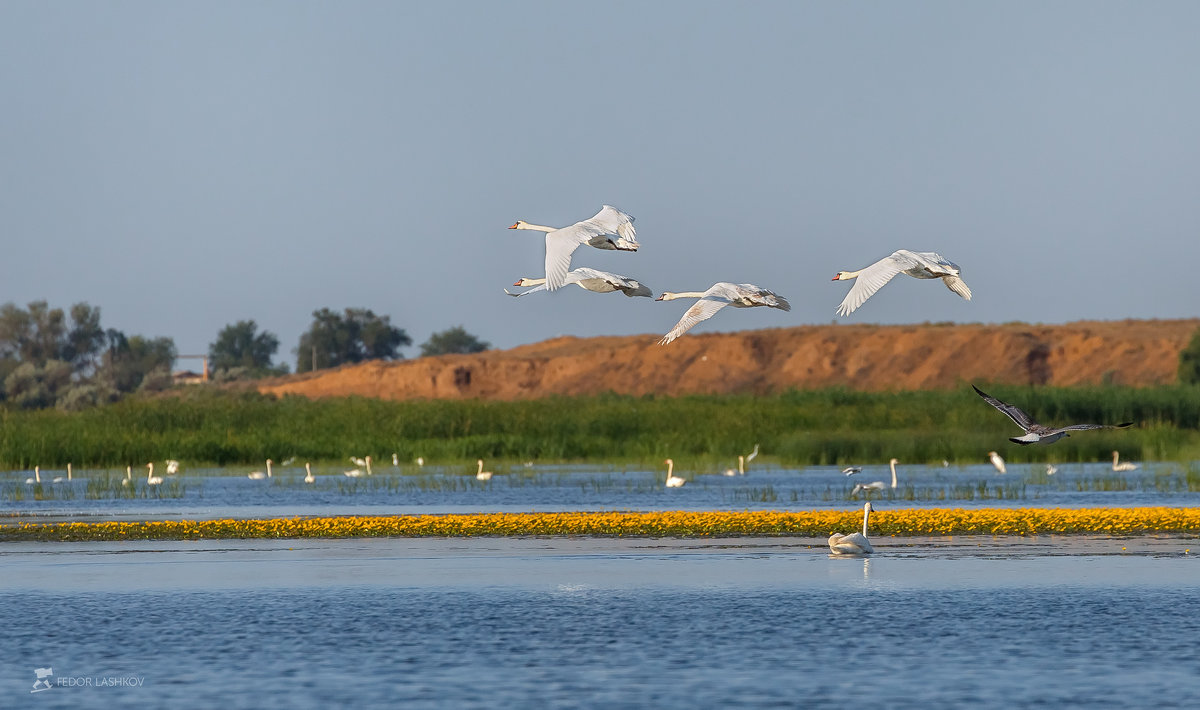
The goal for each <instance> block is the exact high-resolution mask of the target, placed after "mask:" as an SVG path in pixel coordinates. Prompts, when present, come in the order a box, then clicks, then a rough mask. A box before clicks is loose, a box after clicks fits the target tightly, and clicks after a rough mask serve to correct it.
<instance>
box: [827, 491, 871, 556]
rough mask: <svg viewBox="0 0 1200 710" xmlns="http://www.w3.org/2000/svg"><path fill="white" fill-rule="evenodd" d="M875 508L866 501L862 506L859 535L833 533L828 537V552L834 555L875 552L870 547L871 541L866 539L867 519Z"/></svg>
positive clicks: (854, 533)
mask: <svg viewBox="0 0 1200 710" xmlns="http://www.w3.org/2000/svg"><path fill="white" fill-rule="evenodd" d="M874 511H875V508H874V507H873V506H872V505H871V501H867V503H866V505H864V506H863V528H862V532H861V533H856V532H853V533H850V534H849V535H843V534H841V533H834V534H832V535H830V536H829V550H830V552H832V553H833V554H835V555H869V554H871V553H872V552H874V551H875V548H874V547H871V541H870V540H868V539H867V519H868V518H869V517H870V515H871V513H872V512H874Z"/></svg>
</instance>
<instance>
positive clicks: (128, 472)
mask: <svg viewBox="0 0 1200 710" xmlns="http://www.w3.org/2000/svg"><path fill="white" fill-rule="evenodd" d="M121 485H122V486H130V485H133V466H126V467H125V479H124V480H122V481H121Z"/></svg>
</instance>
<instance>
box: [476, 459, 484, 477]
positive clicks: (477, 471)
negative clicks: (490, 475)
mask: <svg viewBox="0 0 1200 710" xmlns="http://www.w3.org/2000/svg"><path fill="white" fill-rule="evenodd" d="M476 463H478V464H479V468H478V469H476V470H475V475H479V474H481V473H483V459H479V460H478V461H476Z"/></svg>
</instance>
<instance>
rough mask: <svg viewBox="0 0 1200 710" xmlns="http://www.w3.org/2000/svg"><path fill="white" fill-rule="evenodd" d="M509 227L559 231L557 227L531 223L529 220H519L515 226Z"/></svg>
mask: <svg viewBox="0 0 1200 710" xmlns="http://www.w3.org/2000/svg"><path fill="white" fill-rule="evenodd" d="M509 229H531V230H533V231H535V232H557V231H558V228H557V227H545V226H543V225H540V224H530V223H528V222H517V223H516V224H514V225H513V226H511V227H509Z"/></svg>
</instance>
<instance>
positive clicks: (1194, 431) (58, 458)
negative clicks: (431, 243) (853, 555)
mask: <svg viewBox="0 0 1200 710" xmlns="http://www.w3.org/2000/svg"><path fill="white" fill-rule="evenodd" d="M980 386H981V387H982V388H983V389H985V390H986V391H988V392H990V393H992V394H995V395H996V396H998V397H1001V398H1002V399H1004V400H1006V401H1011V402H1013V403H1015V404H1018V405H1019V406H1021V407H1023V408H1025V409H1026V410H1028V411H1029V412H1030V413H1031V414H1032V415H1033V416H1035V417H1036V418H1037V419H1038V420H1039V421H1042V422H1043V423H1047V424H1055V423H1064V424H1065V423H1073V422H1085V421H1092V422H1100V423H1116V422H1120V421H1129V420H1132V421H1135V422H1136V425H1135V427H1133V428H1131V429H1128V430H1101V431H1096V432H1082V433H1078V434H1076V435H1074V436H1072V437H1070V438H1067V439H1063V440H1062V441H1060V442H1058V443H1055V444H1054V445H1052V446H1031V447H1017V446H1016V445H1013V444H1010V443H1008V441H1007V439H1008V437H1010V436H1016V435H1018V434H1019V433H1020V431H1019V430H1018V429H1017V427H1016V426H1014V425H1013V424H1012V423H1011V422H1010V421H1009V420H1008V419H1007V418H1006V417H1004V416H1003V415H1002V414H1000V413H999V412H997V411H995V410H994V409H992V408H991V407H989V406H988V405H987V404H986V403H984V402H983V401H982V400H980V399H979V397H978V396H976V395H975V394H974V392H972V391H971V389H970V387H969V386H968V385H966V384H964V385H963V386H961V387H959V388H956V389H954V390H951V391H922V392H894V393H893V392H884V393H879V392H857V391H851V390H845V389H826V390H810V391H794V392H788V393H784V394H778V395H769V396H761V397H758V396H751V395H726V396H715V395H714V396H688V397H655V396H647V397H631V396H618V395H604V396H596V397H580V398H567V397H551V398H546V399H541V400H536V401H522V402H489V401H477V400H470V401H410V402H390V401H382V400H374V399H366V398H362V397H348V398H342V399H323V400H309V399H305V398H301V397H283V398H275V397H271V396H264V395H259V394H257V393H252V392H251V393H245V392H243V393H230V392H226V391H220V390H195V391H189V392H188V393H186V394H184V395H180V396H175V397H158V398H148V399H138V398H134V399H128V400H125V401H122V402H119V403H116V404H113V405H110V406H106V407H101V408H96V409H92V410H87V411H83V412H75V413H68V412H60V411H55V410H47V411H34V412H24V411H8V410H0V425H2V426H0V466H3V467H7V468H19V469H25V468H29V467H31V466H32V465H33V464H35V463H36V464H40V465H42V466H43V467H62V466H65V464H66V462H68V461H70V462H73V463H74V464H75V466H77V467H93V468H95V467H107V466H116V467H123V466H125V465H135V466H140V465H143V464H144V463H145V462H146V461H162V460H164V459H166V458H175V459H179V460H182V461H185V462H187V463H189V464H193V465H198V464H200V463H206V464H216V465H229V464H248V463H256V464H257V463H260V462H261V461H263V460H264V459H266V458H268V457H271V458H274V459H276V460H277V461H278V460H279V459H282V458H284V457H288V456H297V457H298V460H300V461H305V460H309V461H314V462H317V461H344V460H345V457H346V456H348V455H350V454H355V455H364V454H368V453H371V454H373V455H374V456H375V458H376V465H377V466H383V465H385V463H386V464H390V458H391V454H392V453H393V452H395V453H397V454H398V455H399V457H400V459H401V461H402V462H403V463H404V464H406V465H408V464H409V463H410V462H411V461H412V460H413V459H414V458H415V457H417V456H423V457H424V458H425V459H426V460H428V461H436V462H439V463H442V464H462V463H463V462H473V461H474V459H476V458H479V457H482V458H484V459H489V460H498V461H499V462H505V461H508V462H512V461H518V462H519V461H527V460H531V461H538V462H542V463H544V462H548V461H607V462H639V463H640V464H641V465H647V466H654V465H658V464H660V463H661V462H662V460H663V459H664V458H667V457H673V458H675V459H676V464H677V465H684V464H683V463H682V460H683V459H686V460H687V461H688V464H687V465H688V466H689V467H690V468H691V469H694V470H706V467H707V470H715V469H718V468H721V469H723V468H724V467H726V466H730V465H736V457H737V455H738V454H744V453H748V452H749V451H750V449H751V448H752V447H753V446H754V444H756V443H758V444H761V445H762V447H763V458H770V459H771V460H774V461H777V462H780V463H784V464H790V465H796V464H799V465H815V464H845V463H878V462H881V461H887V460H888V459H889V458H891V457H893V456H894V457H897V458H899V459H900V460H901V461H904V462H909V463H914V462H940V461H941V460H943V459H945V460H949V461H952V462H956V463H972V462H983V458H982V456H983V453H984V452H987V451H988V450H993V449H994V450H996V451H1000V452H1001V454H1002V455H1004V456H1005V458H1007V459H1008V460H1009V461H1012V462H1030V461H1046V460H1052V461H1055V462H1076V461H1095V460H1103V459H1104V458H1106V457H1108V456H1109V452H1111V451H1112V450H1113V449H1121V450H1122V452H1123V454H1124V455H1125V456H1126V457H1127V458H1130V459H1139V460H1155V459H1158V460H1189V459H1195V458H1200V387H1196V386H1163V387H1151V388H1123V387H1084V388H1070V389H1065V388H1030V387H1006V386H991V385H985V384H982V383H981V385H980ZM758 463H761V459H760V460H759V461H756V462H754V464H758ZM754 464H752V467H753V465H754ZM491 467H492V464H491V461H489V468H491ZM466 472H467V471H466V468H464V474H465V473H466Z"/></svg>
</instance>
